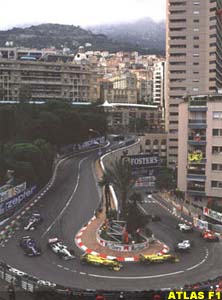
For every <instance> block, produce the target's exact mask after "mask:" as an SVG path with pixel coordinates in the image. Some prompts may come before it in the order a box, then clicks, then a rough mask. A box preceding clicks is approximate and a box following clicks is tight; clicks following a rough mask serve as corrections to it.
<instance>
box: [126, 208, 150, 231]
mask: <svg viewBox="0 0 222 300" xmlns="http://www.w3.org/2000/svg"><path fill="white" fill-rule="evenodd" d="M126 221H127V231H128V232H129V233H131V234H135V233H136V231H137V229H140V228H144V227H145V226H146V225H147V223H148V217H147V216H146V215H144V214H143V213H142V212H141V211H140V209H139V208H138V206H137V205H135V203H130V204H129V205H128V207H127V214H126Z"/></svg>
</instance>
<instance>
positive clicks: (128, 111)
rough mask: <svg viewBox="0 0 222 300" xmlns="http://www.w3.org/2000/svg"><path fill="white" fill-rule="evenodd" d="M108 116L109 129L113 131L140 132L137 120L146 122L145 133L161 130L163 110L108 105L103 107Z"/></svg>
mask: <svg viewBox="0 0 222 300" xmlns="http://www.w3.org/2000/svg"><path fill="white" fill-rule="evenodd" d="M102 106H103V108H104V111H105V112H106V113H107V115H108V127H109V128H110V129H112V130H114V131H115V130H116V131H119V132H121V131H123V132H126V133H127V132H129V131H130V130H131V129H130V127H132V130H131V131H133V132H138V131H139V128H138V127H139V124H137V123H136V120H141V119H142V120H144V131H148V132H149V131H150V130H153V131H155V132H158V130H161V126H162V122H161V115H162V114H161V110H160V109H159V108H158V106H156V105H142V104H126V103H108V102H107V101H106V102H105V103H104V104H103V105H102Z"/></svg>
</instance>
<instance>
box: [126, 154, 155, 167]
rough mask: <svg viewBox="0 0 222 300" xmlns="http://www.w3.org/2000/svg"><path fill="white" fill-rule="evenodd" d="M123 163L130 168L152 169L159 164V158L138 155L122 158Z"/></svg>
mask: <svg viewBox="0 0 222 300" xmlns="http://www.w3.org/2000/svg"><path fill="white" fill-rule="evenodd" d="M122 160H123V161H124V162H128V163H130V165H131V166H132V168H133V169H134V168H144V167H154V166H157V165H158V164H159V157H158V156H154V155H147V154H140V155H129V156H123V157H122Z"/></svg>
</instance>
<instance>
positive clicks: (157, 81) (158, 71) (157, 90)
mask: <svg viewBox="0 0 222 300" xmlns="http://www.w3.org/2000/svg"><path fill="white" fill-rule="evenodd" d="M165 64H166V63H165V61H158V62H156V63H154V66H153V103H154V104H157V105H160V106H161V107H162V108H164V107H165V94H164V93H165Z"/></svg>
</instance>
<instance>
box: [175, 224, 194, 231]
mask: <svg viewBox="0 0 222 300" xmlns="http://www.w3.org/2000/svg"><path fill="white" fill-rule="evenodd" d="M177 228H178V229H179V230H180V231H182V232H192V231H193V226H191V225H187V224H185V223H179V224H177Z"/></svg>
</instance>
